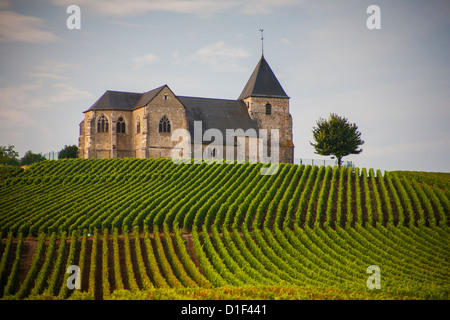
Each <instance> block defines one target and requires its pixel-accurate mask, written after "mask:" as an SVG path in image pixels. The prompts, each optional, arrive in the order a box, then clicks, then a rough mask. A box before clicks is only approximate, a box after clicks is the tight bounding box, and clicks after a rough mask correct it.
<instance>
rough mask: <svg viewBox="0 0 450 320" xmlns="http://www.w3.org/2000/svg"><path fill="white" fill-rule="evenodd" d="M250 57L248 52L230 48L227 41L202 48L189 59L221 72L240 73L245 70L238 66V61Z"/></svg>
mask: <svg viewBox="0 0 450 320" xmlns="http://www.w3.org/2000/svg"><path fill="white" fill-rule="evenodd" d="M248 56H250V53H249V52H248V51H247V50H245V49H243V48H238V47H233V46H230V45H228V44H226V43H225V41H218V42H214V43H211V44H208V45H206V46H204V47H202V48H200V49H199V50H197V51H196V52H194V53H193V54H192V55H190V56H189V57H188V58H187V59H188V60H190V61H197V62H202V63H207V64H209V65H211V66H213V67H215V68H216V70H219V71H224V70H228V71H230V70H231V71H234V72H240V71H242V70H243V68H242V67H241V66H240V65H239V64H238V60H239V59H241V58H246V57H248Z"/></svg>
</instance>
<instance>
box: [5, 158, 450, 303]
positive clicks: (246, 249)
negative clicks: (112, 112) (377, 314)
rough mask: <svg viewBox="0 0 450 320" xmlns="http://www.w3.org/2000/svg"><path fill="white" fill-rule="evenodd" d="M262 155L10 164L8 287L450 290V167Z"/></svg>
mask: <svg viewBox="0 0 450 320" xmlns="http://www.w3.org/2000/svg"><path fill="white" fill-rule="evenodd" d="M261 166H262V165H261V164H248V163H247V164H230V165H225V164H206V163H202V164H191V165H187V164H178V165H177V164H174V163H172V161H171V160H167V159H166V160H165V159H108V160H87V159H76V160H58V161H45V162H41V163H38V164H35V165H32V166H30V167H29V168H27V169H26V170H25V171H23V172H19V173H17V172H14V175H12V174H11V175H10V176H8V174H7V173H6V174H2V180H1V181H0V232H1V234H0V237H1V238H2V245H1V247H0V253H1V260H0V295H1V296H2V297H3V298H5V299H10V298H18V299H23V298H30V299H39V298H44V297H46V298H49V297H53V298H62V299H66V298H74V299H79V298H96V299H123V298H135V299H138V298H145V299H230V298H238V299H253V298H254V299H261V298H262V299H273V298H280V299H335V298H341V299H397V298H398V299H403V298H414V299H424V298H425V299H426V298H431V299H448V298H449V293H450V277H449V276H450V248H449V243H450V241H449V240H450V233H449V219H450V217H449V215H450V188H449V180H448V174H435V173H428V174H427V173H412V172H404V171H402V172H386V173H385V174H384V175H381V173H380V171H377V172H374V170H372V169H370V170H366V169H364V168H363V169H358V168H356V169H355V170H354V171H352V169H351V168H350V169H347V168H341V169H339V168H338V167H335V168H331V167H317V166H298V165H288V164H281V165H280V167H279V170H278V173H277V174H275V175H272V176H263V175H260V169H261ZM70 265H77V266H79V267H80V271H79V274H80V275H81V282H80V284H81V289H79V290H77V289H76V290H71V289H68V287H67V286H66V280H67V278H68V277H69V274H68V273H65V271H66V268H67V266H70ZM371 265H376V266H378V267H379V270H380V275H381V278H380V279H381V280H380V285H381V288H380V289H368V287H367V282H370V281H371V279H372V278H370V279H369V280H368V278H369V277H370V276H371V273H368V272H367V268H368V267H369V266H371Z"/></svg>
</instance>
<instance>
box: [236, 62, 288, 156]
mask: <svg viewBox="0 0 450 320" xmlns="http://www.w3.org/2000/svg"><path fill="white" fill-rule="evenodd" d="M238 100H241V101H243V102H245V105H246V106H247V111H248V113H249V115H250V117H251V118H252V119H253V120H255V121H256V123H257V124H258V128H259V129H268V130H267V131H268V133H269V137H270V131H271V130H272V129H278V130H279V138H280V140H279V162H283V163H294V144H293V142H292V117H291V114H290V113H289V96H288V95H287V94H286V92H285V91H284V89H283V88H282V87H281V84H280V82H279V81H278V79H277V77H276V76H275V74H274V73H273V71H272V69H271V68H270V66H269V64H268V63H267V61H266V59H264V55H262V56H261V59H260V60H259V62H258V64H257V65H256V67H255V70H253V73H252V75H251V76H250V78H249V79H248V81H247V84H246V85H245V87H244V90H242V93H241V95H240V96H239V98H238ZM269 141H270V138H269Z"/></svg>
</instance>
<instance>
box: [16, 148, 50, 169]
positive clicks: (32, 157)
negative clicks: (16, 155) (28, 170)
mask: <svg viewBox="0 0 450 320" xmlns="http://www.w3.org/2000/svg"><path fill="white" fill-rule="evenodd" d="M44 160H45V157H44V156H43V155H42V154H40V153H33V152H32V151H31V150H29V151H27V152H26V153H25V155H24V156H23V157H22V159H20V164H21V165H23V166H24V165H30V164H33V163H35V162H39V161H44Z"/></svg>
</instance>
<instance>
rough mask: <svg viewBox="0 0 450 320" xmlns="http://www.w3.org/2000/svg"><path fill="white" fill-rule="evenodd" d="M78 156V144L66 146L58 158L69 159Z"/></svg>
mask: <svg viewBox="0 0 450 320" xmlns="http://www.w3.org/2000/svg"><path fill="white" fill-rule="evenodd" d="M77 157H78V147H77V146H76V145H73V146H64V148H63V149H62V150H61V151H60V152H59V155H58V159H68V158H77Z"/></svg>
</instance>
